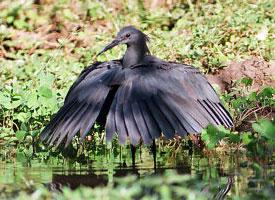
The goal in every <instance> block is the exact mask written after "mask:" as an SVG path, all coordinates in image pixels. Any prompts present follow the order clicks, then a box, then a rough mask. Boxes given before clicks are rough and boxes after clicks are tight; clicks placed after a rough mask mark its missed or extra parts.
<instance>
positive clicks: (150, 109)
mask: <svg viewBox="0 0 275 200" xmlns="http://www.w3.org/2000/svg"><path fill="white" fill-rule="evenodd" d="M148 42H149V37H148V36H147V35H146V34H144V33H143V32H142V31H140V30H139V29H137V28H136V27H134V26H126V27H123V28H122V29H121V30H120V31H119V32H118V33H117V35H116V37H115V38H114V40H113V41H112V42H111V43H109V44H108V45H107V46H105V48H103V50H102V51H101V52H99V53H98V55H97V56H99V55H101V54H103V53H104V52H106V51H107V50H110V49H112V48H114V47H115V46H117V45H122V44H124V45H126V46H127V49H126V52H125V54H124V55H123V57H122V58H121V59H117V60H111V61H105V62H98V61H96V62H94V63H93V64H91V65H90V66H88V67H87V68H85V69H84V70H83V71H82V72H81V74H80V75H79V77H78V78H77V80H76V81H75V82H74V83H73V84H72V86H71V87H70V89H69V91H68V93H67V95H66V97H65V101H64V104H63V106H62V107H61V108H60V109H59V111H58V112H57V113H56V114H55V116H54V117H53V118H52V119H51V120H50V122H49V123H48V124H47V125H46V127H45V128H44V129H43V131H42V132H41V135H40V138H41V140H42V141H46V143H47V144H49V145H56V146H59V145H60V144H64V145H65V147H67V146H68V145H69V144H70V143H71V141H72V139H73V138H74V136H75V135H77V134H78V133H79V137H80V140H81V141H83V139H85V137H86V136H87V134H88V133H89V131H90V130H91V129H92V128H93V125H94V124H95V123H98V124H99V125H100V127H105V134H106V135H105V137H106V140H107V141H111V140H112V138H113V136H114V135H115V134H117V135H118V139H119V143H120V144H125V143H126V142H127V141H128V140H129V141H130V144H131V150H132V162H133V163H135V160H134V158H133V157H134V155H135V147H136V146H137V145H138V144H139V143H143V144H145V145H152V149H153V150H154V151H156V145H155V140H156V139H158V138H159V137H161V136H164V137H165V138H167V139H172V138H174V137H175V136H180V137H185V136H187V135H189V134H193V135H199V134H200V133H201V131H202V129H203V128H205V127H207V126H208V125H209V124H213V125H215V126H217V125H223V126H225V127H227V128H230V127H232V126H233V120H232V117H231V115H230V113H229V112H228V111H227V110H226V109H225V107H224V106H223V105H222V103H221V101H220V99H219V97H218V95H217V94H216V92H215V90H214V89H213V87H212V86H211V84H210V83H209V82H208V80H207V79H206V77H205V76H204V75H203V74H202V73H201V72H200V71H199V70H198V69H197V68H195V67H193V66H191V65H187V64H181V63H178V62H173V61H165V60H162V59H160V58H157V57H156V56H153V55H152V54H151V53H150V50H149V48H148V45H147V44H148ZM155 157H156V155H155V153H154V162H155Z"/></svg>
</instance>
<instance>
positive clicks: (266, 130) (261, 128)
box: [252, 119, 275, 140]
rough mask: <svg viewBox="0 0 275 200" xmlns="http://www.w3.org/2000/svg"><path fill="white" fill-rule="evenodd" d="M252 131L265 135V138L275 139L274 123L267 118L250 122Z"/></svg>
mask: <svg viewBox="0 0 275 200" xmlns="http://www.w3.org/2000/svg"><path fill="white" fill-rule="evenodd" d="M252 128H253V129H254V131H256V132H258V133H260V134H261V135H262V136H265V137H266V138H267V139H270V140H275V123H274V122H271V121H269V120H266V119H263V120H260V121H258V122H256V123H253V124H252Z"/></svg>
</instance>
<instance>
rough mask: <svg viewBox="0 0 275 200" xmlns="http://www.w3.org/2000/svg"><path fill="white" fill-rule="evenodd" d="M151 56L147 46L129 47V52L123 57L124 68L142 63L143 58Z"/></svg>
mask: <svg viewBox="0 0 275 200" xmlns="http://www.w3.org/2000/svg"><path fill="white" fill-rule="evenodd" d="M148 54H150V52H149V49H148V47H147V45H146V43H145V44H143V45H140V44H136V45H127V50H126V53H125V55H124V56H123V60H122V65H123V67H124V68H126V67H131V66H133V65H137V64H140V63H142V60H143V58H144V57H145V56H146V55H148Z"/></svg>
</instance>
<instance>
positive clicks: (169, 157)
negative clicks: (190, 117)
mask: <svg viewBox="0 0 275 200" xmlns="http://www.w3.org/2000/svg"><path fill="white" fill-rule="evenodd" d="M122 157H124V158H122ZM252 160H253V159H251V158H247V157H246V156H245V155H244V154H242V153H231V154H228V153H223V154H222V153H219V154H215V155H209V154H208V155H202V154H201V153H198V152H197V153H194V152H190V151H187V150H185V151H181V152H178V153H176V154H171V153H167V152H166V153H165V152H161V153H158V158H157V167H156V169H154V166H153V158H152V156H151V155H150V153H149V151H148V150H146V149H145V150H142V152H138V153H137V156H136V162H137V164H136V167H135V168H133V167H132V166H131V158H130V152H129V154H127V155H124V156H119V157H118V158H117V159H113V158H112V156H110V155H106V156H104V157H103V159H97V160H87V163H85V164H80V163H77V162H69V161H68V160H62V159H52V160H50V161H48V162H47V163H46V162H41V161H39V160H37V159H33V160H30V161H27V160H22V159H20V161H18V159H16V158H15V159H14V160H12V161H10V160H9V161H8V160H3V161H1V162H0V191H1V188H2V191H4V190H3V188H5V191H9V190H16V188H20V187H21V186H22V185H26V184H28V183H30V182H32V183H35V184H43V185H45V186H46V187H48V188H50V189H53V190H55V189H59V188H60V186H61V185H65V186H69V187H71V188H77V187H78V186H79V185H85V186H90V187H96V186H100V185H107V184H108V182H110V181H113V179H114V178H115V177H122V176H126V175H127V174H136V175H137V176H138V177H140V178H142V177H145V176H148V175H154V174H157V175H160V174H162V173H164V172H166V171H169V170H176V171H177V172H178V173H180V174H189V175H190V176H192V177H196V178H197V181H198V182H200V181H201V182H205V183H206V184H207V183H209V184H213V182H215V183H216V184H217V185H218V186H219V185H222V184H224V183H226V181H227V179H228V178H229V177H230V178H232V180H233V185H232V188H231V189H230V191H229V193H228V196H229V197H245V196H247V195H248V194H249V195H251V194H253V193H255V194H258V195H259V193H261V192H264V191H267V192H268V194H275V179H274V177H275V162H274V161H272V160H269V161H268V162H265V164H263V163H260V164H259V163H255V162H253V161H252ZM218 191H219V188H217V192H218ZM274 197H275V196H274ZM255 199H257V198H256V197H255ZM271 199H272V198H271ZM274 199H275V198H274Z"/></svg>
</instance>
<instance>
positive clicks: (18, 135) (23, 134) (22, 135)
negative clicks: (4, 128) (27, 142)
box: [15, 131, 27, 141]
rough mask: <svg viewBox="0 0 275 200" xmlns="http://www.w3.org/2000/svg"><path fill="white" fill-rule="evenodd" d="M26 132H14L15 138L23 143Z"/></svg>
mask: <svg viewBox="0 0 275 200" xmlns="http://www.w3.org/2000/svg"><path fill="white" fill-rule="evenodd" d="M26 134H27V132H26V131H16V133H15V136H16V138H17V139H18V140H19V141H23V140H24V138H25V136H26Z"/></svg>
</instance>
